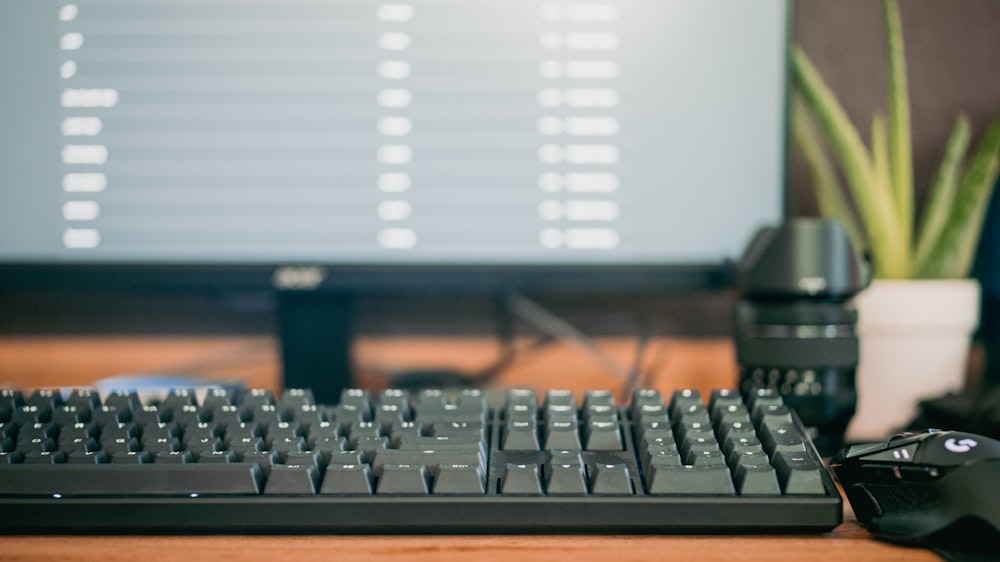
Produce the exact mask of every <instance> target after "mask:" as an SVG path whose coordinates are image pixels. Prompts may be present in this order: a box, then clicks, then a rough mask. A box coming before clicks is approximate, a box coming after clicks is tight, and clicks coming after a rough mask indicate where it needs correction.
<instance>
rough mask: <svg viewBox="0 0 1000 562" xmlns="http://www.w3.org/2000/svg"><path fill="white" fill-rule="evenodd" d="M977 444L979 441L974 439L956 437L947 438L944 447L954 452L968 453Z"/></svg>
mask: <svg viewBox="0 0 1000 562" xmlns="http://www.w3.org/2000/svg"><path fill="white" fill-rule="evenodd" d="M976 445H979V443H977V442H976V441H975V440H974V439H955V438H954V437H952V438H950V439H946V440H945V442H944V448H945V449H948V450H949V451H951V452H952V453H968V452H969V451H971V450H972V448H973V447H975V446H976Z"/></svg>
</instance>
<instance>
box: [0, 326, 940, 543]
mask: <svg viewBox="0 0 1000 562" xmlns="http://www.w3.org/2000/svg"><path fill="white" fill-rule="evenodd" d="M600 344H601V348H602V349H603V350H605V352H606V353H607V354H608V356H609V357H611V358H612V359H613V360H616V361H618V362H620V363H622V364H624V365H630V364H631V362H632V360H633V355H634V354H635V350H636V349H635V343H634V342H633V341H631V340H628V339H610V340H601V342H600ZM276 350H277V347H276V343H275V342H274V341H273V340H272V339H270V338H266V337H257V338H231V337H222V338H215V337H213V338H191V337H184V338H164V337H141V338H133V337H82V338H75V337H0V385H12V386H17V387H20V388H22V389H31V388H37V387H73V386H85V385H89V384H92V383H93V382H94V381H96V380H99V379H101V378H105V377H109V376H113V375H120V374H123V373H132V374H135V373H168V372H169V373H184V374H191V375H196V376H200V377H205V378H211V379H239V380H242V381H243V382H244V383H245V384H247V385H249V386H253V387H259V388H269V389H272V390H278V389H280V386H281V378H280V368H279V358H278V354H277V351H276ZM497 353H498V350H497V347H496V344H495V343H494V342H492V341H490V340H461V341H455V340H412V339H393V340H371V341H361V342H359V343H358V345H357V348H356V349H355V359H356V363H357V366H358V370H359V371H360V373H361V376H360V379H359V380H360V381H362V384H365V385H366V386H371V387H373V388H378V387H381V386H385V385H386V383H387V378H386V374H387V373H391V372H394V371H397V370H401V369H404V368H413V367H443V366H446V367H454V368H458V369H463V370H475V369H478V368H482V367H483V366H485V365H487V364H489V363H490V362H492V361H493V360H494V359H495V357H496V355H497ZM642 363H643V367H644V370H645V371H646V372H647V374H648V379H647V380H648V383H649V385H650V386H652V387H655V388H659V389H660V390H661V391H672V390H673V389H675V388H684V387H687V388H698V389H700V390H702V391H703V392H708V391H710V390H711V389H713V388H720V387H729V386H732V385H733V384H734V382H735V380H736V364H735V356H734V353H733V349H732V346H731V343H730V342H729V341H726V340H656V341H654V342H652V344H651V345H650V346H649V348H648V350H647V353H645V354H644V361H643V362H642ZM494 384H495V385H497V386H503V387H531V388H536V389H544V388H571V389H573V390H574V391H577V392H582V391H583V390H585V389H588V388H611V389H617V388H619V387H620V386H621V381H620V379H619V378H618V377H617V376H616V375H614V374H612V373H611V372H610V370H609V369H607V368H605V367H603V366H602V365H601V364H600V363H599V362H598V361H595V359H594V358H593V357H591V356H590V355H589V354H588V353H586V352H583V351H581V350H579V349H574V348H569V347H565V346H562V345H553V346H549V347H546V348H543V349H540V350H534V351H530V352H524V353H523V354H522V355H520V356H519V358H518V359H517V360H515V361H514V363H513V364H512V365H511V366H510V368H509V369H508V370H507V371H505V372H504V374H503V375H501V376H500V377H499V378H498V379H496V380H495V382H494ZM0 507H2V506H0ZM151 558H160V559H164V558H165V559H184V560H186V561H189V562H191V561H197V560H213V561H218V560H224V559H232V558H240V559H243V558H253V559H261V560H265V559H266V560H270V561H275V562H277V561H283V560H290V561H291V560H294V561H296V562H301V561H305V560H321V559H322V560H338V561H354V560H358V561H362V560H364V561H366V562H370V561H372V560H402V559H406V560H407V561H409V562H418V561H420V562H422V561H428V562H430V561H434V562H449V561H456V562H457V561H462V562H469V561H476V560H490V561H499V560H517V561H518V562H533V561H551V560H561V559H565V560H573V561H574V562H587V561H595V562H596V561H601V562H607V561H611V560H613V561H615V562H625V561H629V560H644V561H645V560H668V559H669V560H690V559H697V560H726V561H727V562H730V561H732V560H765V559H766V560H770V561H782V560H795V561H800V560H807V559H814V558H822V559H824V560H826V561H831V562H832V561H837V560H845V561H846V560H849V561H851V562H860V561H863V560H900V561H906V562H920V561H925V560H939V558H938V557H937V556H936V555H934V554H933V553H931V552H929V551H926V550H921V549H912V548H903V547H898V546H894V545H890V544H886V543H883V542H879V541H876V540H874V539H873V538H872V537H871V536H870V535H869V534H868V533H867V532H866V531H865V530H864V529H862V528H861V527H859V526H858V524H857V523H856V521H855V520H854V518H853V516H852V515H851V512H850V509H849V508H848V507H847V506H846V503H845V521H844V523H843V524H841V525H840V526H838V527H837V528H836V529H834V530H833V531H832V532H830V533H826V534H823V535H809V536H801V535H794V536H769V535H765V536H756V535H755V536H736V535H724V536H687V535H684V536H620V535H615V536H592V535H584V536H548V535H546V536H524V535H517V536H496V535H476V536H361V537H359V536H343V537H325V536H323V537H320V536H305V537H287V536H279V537H270V536H224V537H217V536H206V537H191V536H180V537H177V536H157V537H146V536H142V537H126V536H101V537H67V536H38V537H20V536H17V537H0V559H2V560H8V559H9V560H45V561H50V560H60V559H78V560H102V561H115V560H147V559H151Z"/></svg>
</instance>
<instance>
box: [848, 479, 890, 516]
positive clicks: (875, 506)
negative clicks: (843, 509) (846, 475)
mask: <svg viewBox="0 0 1000 562" xmlns="http://www.w3.org/2000/svg"><path fill="white" fill-rule="evenodd" d="M844 493H845V494H847V499H848V500H849V501H850V504H851V510H852V511H853V512H854V517H855V519H857V520H858V521H859V522H860V523H862V524H864V525H869V524H871V522H872V519H873V518H875V517H881V516H883V515H885V510H884V509H882V505H881V504H880V503H879V502H878V499H877V498H876V497H875V496H874V495H872V493H871V492H870V491H869V490H868V488H867V487H865V486H864V485H861V484H855V485H853V486H851V487H849V488H845V489H844Z"/></svg>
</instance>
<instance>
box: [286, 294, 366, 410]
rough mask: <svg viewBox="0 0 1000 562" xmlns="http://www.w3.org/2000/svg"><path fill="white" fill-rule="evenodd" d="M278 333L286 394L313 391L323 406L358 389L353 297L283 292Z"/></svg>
mask: <svg viewBox="0 0 1000 562" xmlns="http://www.w3.org/2000/svg"><path fill="white" fill-rule="evenodd" d="M277 302H278V308H277V310H278V330H279V336H280V339H281V367H282V374H283V377H284V378H283V380H282V384H283V386H284V388H308V389H311V390H312V392H313V396H314V397H315V399H316V401H317V402H318V403H320V404H335V403H337V402H339V401H340V391H341V390H343V389H345V388H352V387H353V386H354V377H353V362H352V360H351V340H352V337H353V326H352V324H353V322H352V319H353V314H354V297H353V296H352V295H349V294H346V293H331V292H326V291H279V292H278V299H277Z"/></svg>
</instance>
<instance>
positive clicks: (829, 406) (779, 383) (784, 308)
mask: <svg viewBox="0 0 1000 562" xmlns="http://www.w3.org/2000/svg"><path fill="white" fill-rule="evenodd" d="M736 326H737V329H736V350H737V362H738V363H739V367H740V391H741V392H742V393H743V394H744V395H745V396H749V395H751V394H753V393H756V392H757V391H759V390H762V389H769V390H773V391H776V392H778V393H779V394H781V396H782V397H783V399H784V401H785V403H787V404H788V405H789V406H791V407H792V408H793V409H794V410H795V411H796V412H797V413H798V415H799V418H801V419H802V423H803V424H805V426H806V427H807V428H808V429H809V430H810V431H811V432H813V435H812V437H813V441H814V443H815V444H816V448H817V449H819V451H820V453H821V454H823V455H830V454H833V453H835V452H836V451H837V450H839V449H840V448H841V446H842V445H843V436H844V433H845V432H846V431H847V425H848V423H849V422H850V421H851V418H852V417H853V416H854V411H855V407H856V404H857V390H856V387H855V381H854V376H855V369H856V368H857V364H858V336H857V331H856V326H857V311H856V310H855V309H854V307H853V306H852V305H850V304H849V303H845V302H823V301H809V300H798V301H786V302H775V301H771V300H764V301H751V300H743V301H740V302H738V303H737V305H736Z"/></svg>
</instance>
